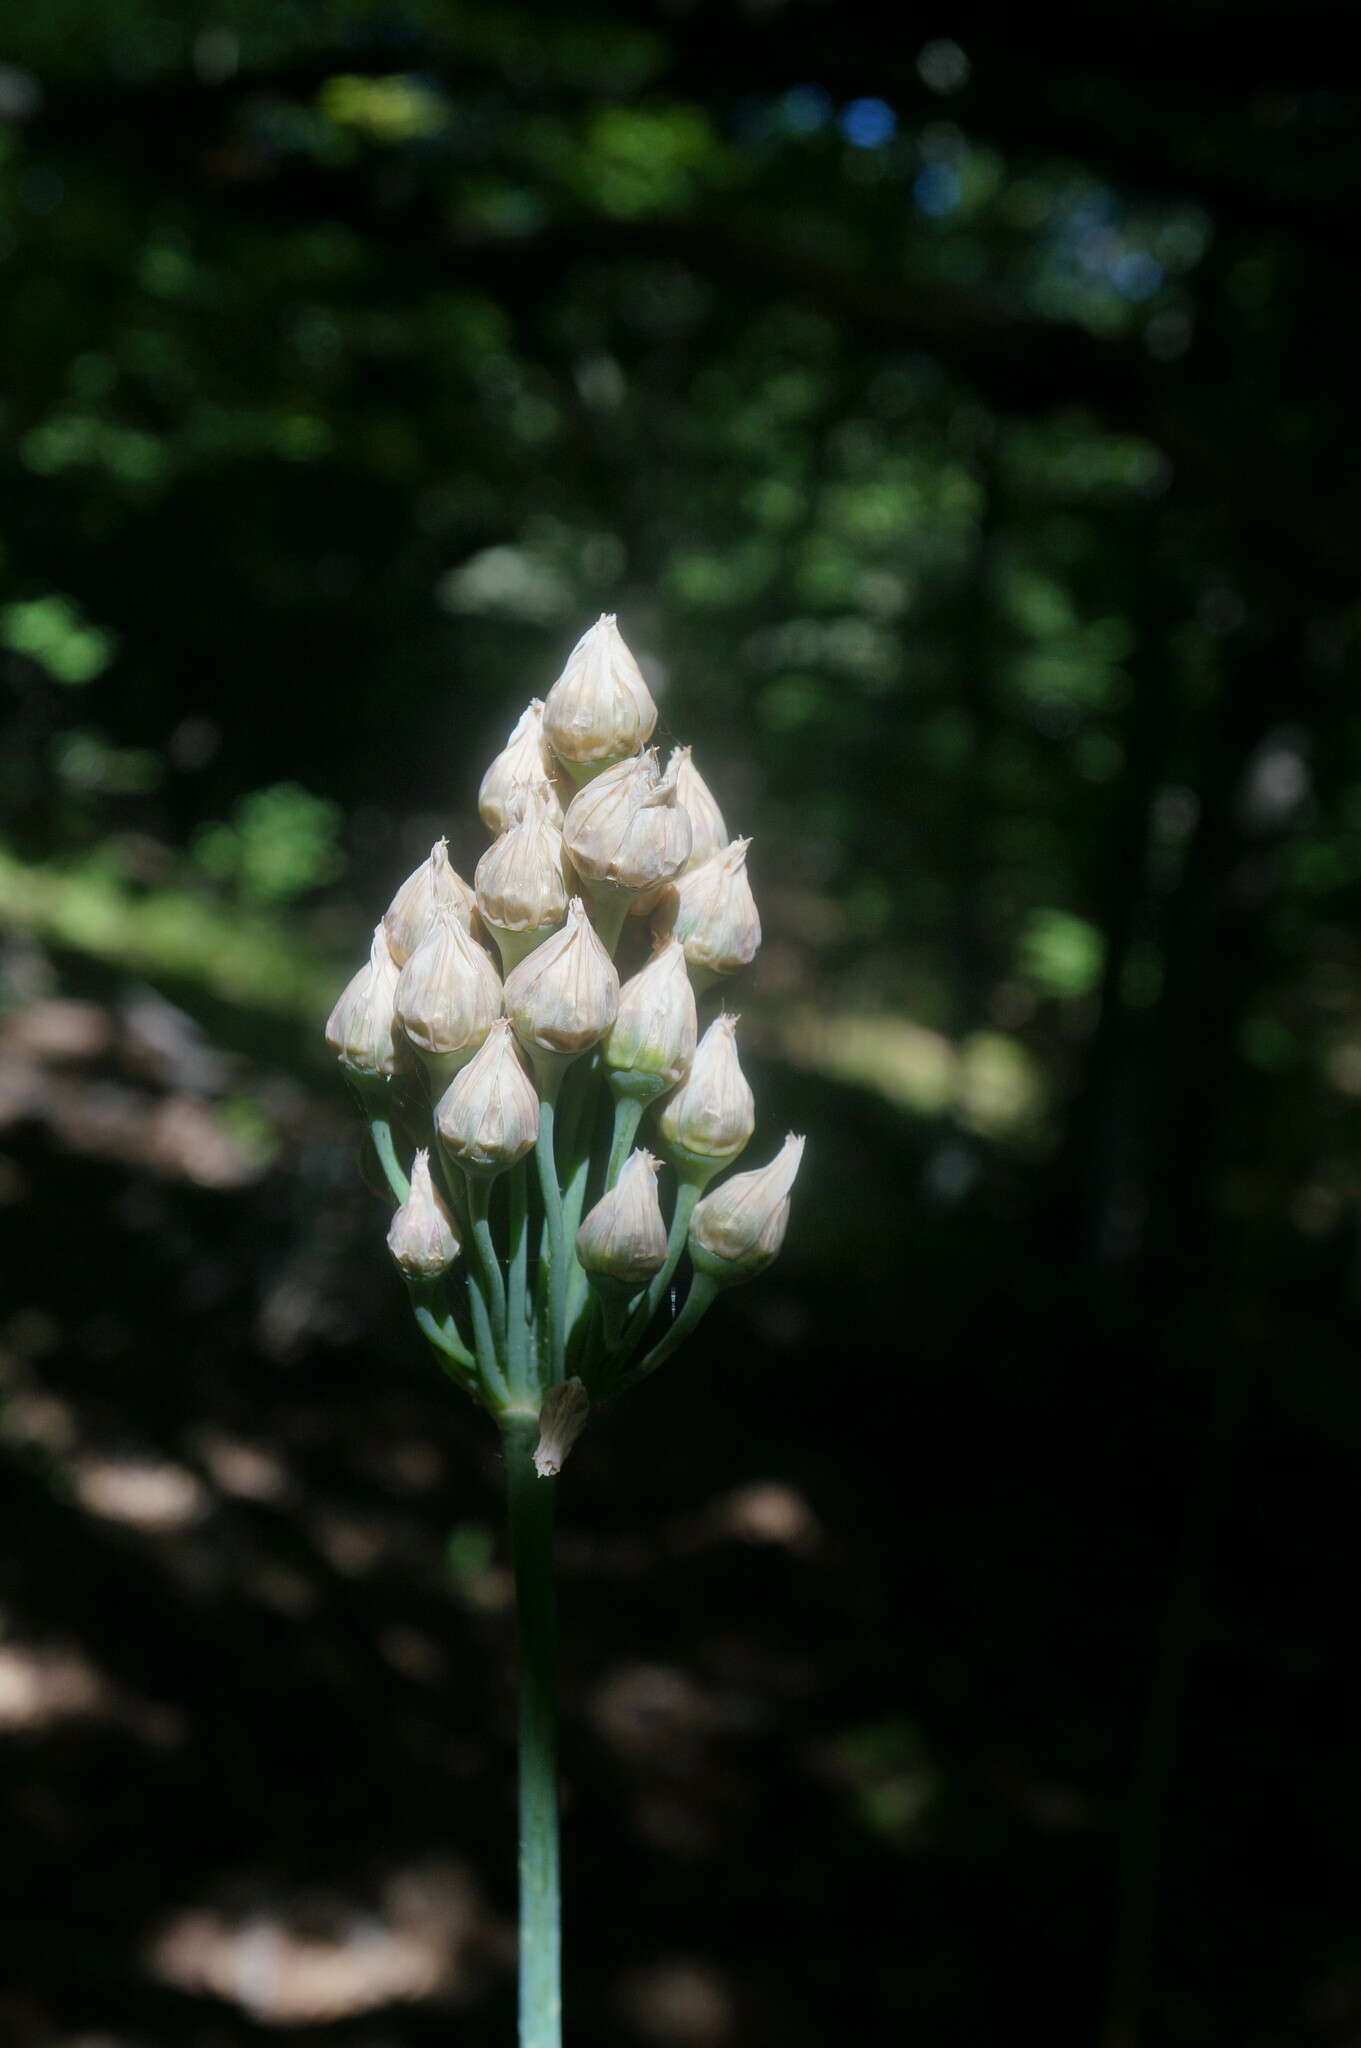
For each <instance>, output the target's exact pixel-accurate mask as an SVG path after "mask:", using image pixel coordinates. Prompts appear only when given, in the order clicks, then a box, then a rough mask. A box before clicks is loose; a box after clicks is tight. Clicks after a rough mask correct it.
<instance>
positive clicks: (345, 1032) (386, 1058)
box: [326, 924, 400, 1079]
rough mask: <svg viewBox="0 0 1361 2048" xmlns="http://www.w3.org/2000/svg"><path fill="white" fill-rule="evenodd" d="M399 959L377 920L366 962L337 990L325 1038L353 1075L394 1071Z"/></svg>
mask: <svg viewBox="0 0 1361 2048" xmlns="http://www.w3.org/2000/svg"><path fill="white" fill-rule="evenodd" d="M396 999H397V963H396V961H395V960H394V959H393V957H392V954H391V952H390V951H389V950H388V942H387V934H386V932H385V931H384V930H383V927H382V925H381V924H378V925H375V926H374V928H373V943H372V945H371V946H370V948H369V957H368V960H367V962H366V964H365V965H364V966H363V967H361V968H360V970H359V972H358V974H356V975H355V976H354V977H353V978H352V979H351V980H350V981H349V982H347V983H346V985H345V987H344V989H343V990H342V991H341V994H340V999H339V1001H338V1002H337V1003H336V1006H335V1008H334V1009H333V1010H332V1012H331V1014H330V1017H329V1018H328V1019H327V1023H326V1043H327V1044H328V1045H329V1046H330V1048H331V1050H332V1052H334V1053H336V1054H337V1055H338V1057H339V1060H340V1064H341V1066H342V1067H348V1068H349V1070H350V1072H351V1073H352V1074H371V1075H381V1076H382V1077H383V1078H384V1079H388V1078H390V1077H391V1076H392V1075H393V1074H395V1073H396V1072H397V1068H398V1064H399V1060H400V1042H399V1039H398V1036H397V1009H396Z"/></svg>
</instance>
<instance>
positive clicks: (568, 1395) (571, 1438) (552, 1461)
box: [534, 1379, 591, 1479]
mask: <svg viewBox="0 0 1361 2048" xmlns="http://www.w3.org/2000/svg"><path fill="white" fill-rule="evenodd" d="M590 1406H591V1400H590V1396H589V1394H588V1393H587V1392H586V1389H585V1387H584V1385H583V1384H582V1382H581V1381H580V1380H578V1379H570V1380H563V1381H562V1382H561V1383H560V1384H559V1385H558V1386H556V1387H550V1388H549V1389H548V1392H547V1393H546V1394H545V1395H544V1397H543V1402H542V1404H541V1406H540V1408H539V1441H538V1443H537V1444H536V1445H535V1447H534V1470H535V1471H536V1472H537V1473H538V1475H539V1477H540V1479H556V1478H557V1476H558V1474H559V1472H561V1470H562V1468H563V1466H564V1465H565V1464H566V1463H567V1453H568V1452H569V1451H570V1450H571V1448H572V1446H573V1444H574V1443H575V1442H576V1440H577V1438H578V1437H579V1436H580V1435H581V1432H582V1430H583V1429H585V1427H586V1417H587V1415H588V1413H589V1412H590Z"/></svg>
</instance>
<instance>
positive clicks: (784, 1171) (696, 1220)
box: [690, 1133, 803, 1286]
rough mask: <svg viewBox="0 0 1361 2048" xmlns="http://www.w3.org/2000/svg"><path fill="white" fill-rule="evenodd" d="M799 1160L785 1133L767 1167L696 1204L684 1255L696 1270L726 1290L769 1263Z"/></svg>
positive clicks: (738, 1176) (739, 1176) (797, 1146)
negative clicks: (686, 1252)
mask: <svg viewBox="0 0 1361 2048" xmlns="http://www.w3.org/2000/svg"><path fill="white" fill-rule="evenodd" d="M802 1158H803V1139H802V1138H796V1137H794V1136H793V1134H792V1133H791V1134H790V1136H789V1137H787V1138H786V1139H785V1141H784V1144H783V1146H782V1147H781V1149H780V1151H779V1152H778V1153H777V1155H776V1157H775V1158H774V1159H772V1160H771V1162H770V1164H769V1166H762V1167H760V1168H759V1169H758V1170H757V1171H756V1172H755V1173H735V1174H734V1175H733V1176H732V1178H731V1179H730V1180H725V1181H724V1182H723V1183H722V1185H721V1186H719V1187H716V1188H715V1189H714V1191H713V1193H712V1194H710V1195H705V1196H704V1198H703V1200H702V1201H700V1202H698V1203H697V1204H696V1206H695V1213H694V1215H693V1216H692V1217H691V1219H690V1257H691V1259H692V1260H693V1262H694V1265H695V1269H696V1271H697V1272H700V1273H706V1274H708V1276H709V1278H710V1279H712V1280H717V1281H718V1282H719V1283H720V1285H724V1286H727V1285H730V1284H731V1283H732V1282H733V1281H735V1280H750V1279H751V1278H752V1277H753V1275H754V1274H756V1273H759V1272H760V1271H761V1270H762V1268H763V1267H765V1266H768V1265H769V1264H770V1262H771V1260H772V1259H773V1258H774V1257H775V1254H776V1253H777V1252H778V1251H779V1249H780V1246H781V1245H782V1244H783V1243H784V1234H785V1230H786V1229H787V1227H788V1224H789V1191H790V1189H791V1188H792V1187H793V1185H794V1176H795V1174H796V1173H797V1172H798V1170H799V1161H800V1160H801V1159H802Z"/></svg>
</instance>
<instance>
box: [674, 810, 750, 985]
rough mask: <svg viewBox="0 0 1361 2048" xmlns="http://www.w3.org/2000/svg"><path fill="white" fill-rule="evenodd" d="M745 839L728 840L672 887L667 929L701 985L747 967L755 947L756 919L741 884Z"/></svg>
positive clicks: (744, 877)
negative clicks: (681, 947) (671, 931)
mask: <svg viewBox="0 0 1361 2048" xmlns="http://www.w3.org/2000/svg"><path fill="white" fill-rule="evenodd" d="M750 845H751V841H750V840H749V839H734V840H733V841H732V843H731V844H730V845H728V846H725V847H724V848H723V850H722V852H721V853H713V854H710V856H709V858H708V860H706V861H703V862H702V863H701V864H700V866H699V867H697V868H691V870H690V872H689V873H688V874H685V875H682V876H681V877H680V880H679V881H678V882H677V883H676V885H675V902H674V905H673V909H672V919H671V929H672V930H673V931H674V933H675V935H676V937H677V938H678V939H679V940H680V942H681V944H682V945H683V946H684V948H685V957H686V959H687V960H688V961H689V963H690V965H691V967H692V969H694V970H695V971H696V974H697V975H698V976H701V977H704V979H703V980H702V981H701V987H707V986H708V979H707V978H708V977H710V976H715V975H727V974H736V973H737V971H738V969H739V968H742V967H749V966H750V964H751V962H752V961H753V960H754V959H755V958H756V955H757V952H758V951H759V949H760V945H761V918H760V914H759V912H758V911H757V908H756V899H755V897H754V896H753V895H752V893H751V883H750V882H749V881H748V880H747V848H748V847H749V846H750Z"/></svg>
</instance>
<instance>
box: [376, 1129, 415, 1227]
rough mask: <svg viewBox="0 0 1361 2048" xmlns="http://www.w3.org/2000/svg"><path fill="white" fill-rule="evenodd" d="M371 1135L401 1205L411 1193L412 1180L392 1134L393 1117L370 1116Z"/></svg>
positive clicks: (388, 1181) (385, 1175) (385, 1174)
mask: <svg viewBox="0 0 1361 2048" xmlns="http://www.w3.org/2000/svg"><path fill="white" fill-rule="evenodd" d="M369 1136H370V1137H371V1138H372V1140H373V1149H374V1151H375V1152H376V1153H377V1155H378V1164H379V1165H380V1166H381V1167H382V1169H383V1174H384V1177H385V1178H386V1180H387V1184H388V1186H389V1187H390V1188H391V1190H392V1194H393V1198H394V1200H395V1201H396V1202H397V1204H398V1206H399V1207H400V1205H401V1204H402V1203H403V1202H404V1201H405V1200H406V1198H407V1196H408V1195H409V1194H410V1193H411V1182H410V1181H409V1180H408V1179H407V1177H406V1175H405V1173H404V1172H403V1171H402V1162H401V1160H400V1159H399V1158H398V1157H397V1147H396V1144H395V1143H394V1141H393V1136H392V1119H391V1117H389V1116H371V1117H370V1118H369Z"/></svg>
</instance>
